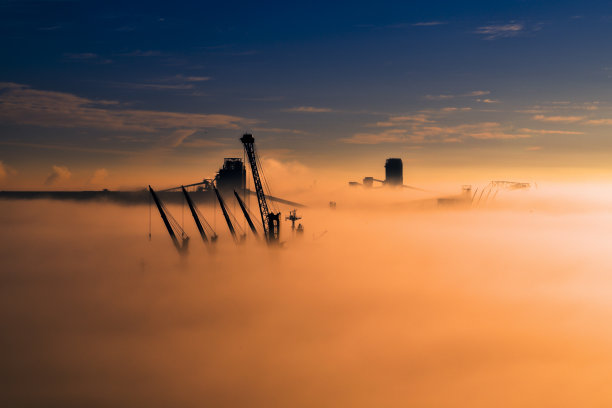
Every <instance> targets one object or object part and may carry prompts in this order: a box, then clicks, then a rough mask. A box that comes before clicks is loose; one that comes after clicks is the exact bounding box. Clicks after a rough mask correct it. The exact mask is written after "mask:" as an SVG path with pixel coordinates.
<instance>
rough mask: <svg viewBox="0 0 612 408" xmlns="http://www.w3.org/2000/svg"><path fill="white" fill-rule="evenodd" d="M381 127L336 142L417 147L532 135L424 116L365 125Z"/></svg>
mask: <svg viewBox="0 0 612 408" xmlns="http://www.w3.org/2000/svg"><path fill="white" fill-rule="evenodd" d="M367 126H369V127H378V128H383V129H384V130H381V131H379V132H360V133H356V134H354V135H353V136H351V137H349V138H343V139H340V141H342V142H344V143H352V144H381V143H398V144H399V143H401V144H415V143H418V144H421V143H458V142H462V141H464V140H467V139H478V140H494V139H497V140H504V139H523V138H529V137H531V136H532V135H531V134H530V133H529V132H525V131H522V130H518V131H517V130H515V129H514V128H513V127H512V126H509V125H503V124H501V123H499V122H476V123H466V124H461V125H448V124H444V123H439V121H438V120H436V119H435V118H433V117H430V116H427V115H425V114H418V115H396V116H390V117H389V118H388V120H386V121H380V122H376V123H375V124H370V125H367Z"/></svg>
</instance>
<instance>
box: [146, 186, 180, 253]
mask: <svg viewBox="0 0 612 408" xmlns="http://www.w3.org/2000/svg"><path fill="white" fill-rule="evenodd" d="M149 192H150V193H151V196H152V197H153V201H155V205H156V206H157V209H158V210H159V215H161V218H162V220H163V221H164V225H165V226H166V229H167V230H168V234H170V239H172V243H173V244H174V246H175V247H176V249H177V251H179V253H180V254H181V255H185V254H186V253H187V247H188V244H189V236H188V235H187V234H186V233H185V230H183V228H182V227H181V225H180V224H179V223H178V221H176V220H175V219H174V217H173V216H172V214H170V212H169V211H168V209H167V208H166V206H165V205H164V203H162V202H161V200H160V199H159V197H158V196H157V194H155V191H154V190H153V188H152V187H151V186H149ZM177 235H178V236H180V239H181V241H179V238H178V237H177Z"/></svg>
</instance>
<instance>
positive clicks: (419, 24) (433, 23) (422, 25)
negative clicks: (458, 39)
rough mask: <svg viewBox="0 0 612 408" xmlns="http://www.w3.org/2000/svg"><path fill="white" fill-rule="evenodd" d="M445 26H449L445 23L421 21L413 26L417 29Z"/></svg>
mask: <svg viewBox="0 0 612 408" xmlns="http://www.w3.org/2000/svg"><path fill="white" fill-rule="evenodd" d="M443 24H448V23H446V22H444V21H421V22H418V23H414V24H412V25H413V26H415V27H431V26H438V25H443Z"/></svg>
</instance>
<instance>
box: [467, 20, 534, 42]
mask: <svg viewBox="0 0 612 408" xmlns="http://www.w3.org/2000/svg"><path fill="white" fill-rule="evenodd" d="M523 32H525V25H524V24H522V23H509V24H496V25H487V26H482V27H478V28H477V29H476V31H475V33H476V34H480V35H483V36H484V38H485V39H486V40H496V39H498V38H509V37H516V36H517V35H519V34H521V33H523Z"/></svg>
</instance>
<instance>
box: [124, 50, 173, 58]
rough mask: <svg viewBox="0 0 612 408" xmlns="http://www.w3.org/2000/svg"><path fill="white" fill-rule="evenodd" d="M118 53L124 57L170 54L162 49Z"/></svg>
mask: <svg viewBox="0 0 612 408" xmlns="http://www.w3.org/2000/svg"><path fill="white" fill-rule="evenodd" d="M117 55H120V56H123V57H164V56H167V55H168V54H165V53H163V52H161V51H156V50H147V51H143V50H134V51H130V52H123V53H120V54H117Z"/></svg>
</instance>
